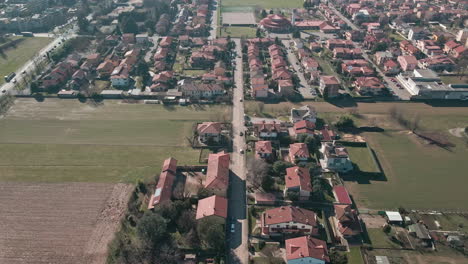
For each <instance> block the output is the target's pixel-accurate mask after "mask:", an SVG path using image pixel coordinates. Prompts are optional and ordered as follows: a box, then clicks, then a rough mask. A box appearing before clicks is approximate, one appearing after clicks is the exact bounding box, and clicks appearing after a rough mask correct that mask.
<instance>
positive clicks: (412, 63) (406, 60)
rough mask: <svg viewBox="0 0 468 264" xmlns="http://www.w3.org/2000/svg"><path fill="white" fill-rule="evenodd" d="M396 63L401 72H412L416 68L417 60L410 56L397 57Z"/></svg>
mask: <svg viewBox="0 0 468 264" xmlns="http://www.w3.org/2000/svg"><path fill="white" fill-rule="evenodd" d="M397 61H398V63H400V67H401V69H402V70H403V71H412V70H414V69H416V68H417V67H418V60H417V59H416V57H415V56H412V55H403V56H398V58H397Z"/></svg>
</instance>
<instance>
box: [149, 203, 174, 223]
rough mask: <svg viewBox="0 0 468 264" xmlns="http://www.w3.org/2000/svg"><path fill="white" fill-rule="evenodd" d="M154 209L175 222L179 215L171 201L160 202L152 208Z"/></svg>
mask: <svg viewBox="0 0 468 264" xmlns="http://www.w3.org/2000/svg"><path fill="white" fill-rule="evenodd" d="M154 211H155V212H156V213H158V214H160V215H161V216H162V217H164V218H165V219H168V220H171V221H172V222H175V221H176V220H177V218H178V216H179V214H178V211H177V208H176V207H175V206H174V203H173V202H172V201H165V202H162V203H160V204H159V205H157V206H156V207H155V208H154Z"/></svg>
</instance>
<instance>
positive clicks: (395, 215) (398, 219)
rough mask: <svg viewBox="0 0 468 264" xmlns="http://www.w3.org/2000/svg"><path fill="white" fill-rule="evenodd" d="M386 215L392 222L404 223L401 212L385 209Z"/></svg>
mask: <svg viewBox="0 0 468 264" xmlns="http://www.w3.org/2000/svg"><path fill="white" fill-rule="evenodd" d="M385 215H386V216H387V222H388V223H390V224H398V225H400V224H402V223H403V217H401V214H400V213H399V212H394V211H385Z"/></svg>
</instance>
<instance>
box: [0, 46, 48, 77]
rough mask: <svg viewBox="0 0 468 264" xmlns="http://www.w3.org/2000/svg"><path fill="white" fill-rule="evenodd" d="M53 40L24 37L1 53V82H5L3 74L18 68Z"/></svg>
mask: <svg viewBox="0 0 468 264" xmlns="http://www.w3.org/2000/svg"><path fill="white" fill-rule="evenodd" d="M51 41H52V38H42V37H41V38H39V37H33V38H24V40H23V41H22V42H20V43H19V44H18V46H16V47H12V48H8V49H7V50H6V51H4V52H3V53H0V77H1V78H0V84H3V83H4V82H5V80H4V78H3V76H5V75H8V74H9V73H11V72H14V71H16V70H18V69H19V68H20V67H21V66H22V65H23V64H25V63H26V62H27V61H28V60H29V59H31V58H32V57H33V56H34V55H35V54H36V53H37V52H39V51H40V50H41V49H42V48H44V47H45V46H46V45H47V44H49V43H50V42H51Z"/></svg>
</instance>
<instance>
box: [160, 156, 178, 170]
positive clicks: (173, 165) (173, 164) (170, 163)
mask: <svg viewBox="0 0 468 264" xmlns="http://www.w3.org/2000/svg"><path fill="white" fill-rule="evenodd" d="M176 170H177V160H176V159H174V158H168V159H166V160H165V161H164V163H163V167H162V172H165V171H170V172H172V173H175V172H176Z"/></svg>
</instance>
